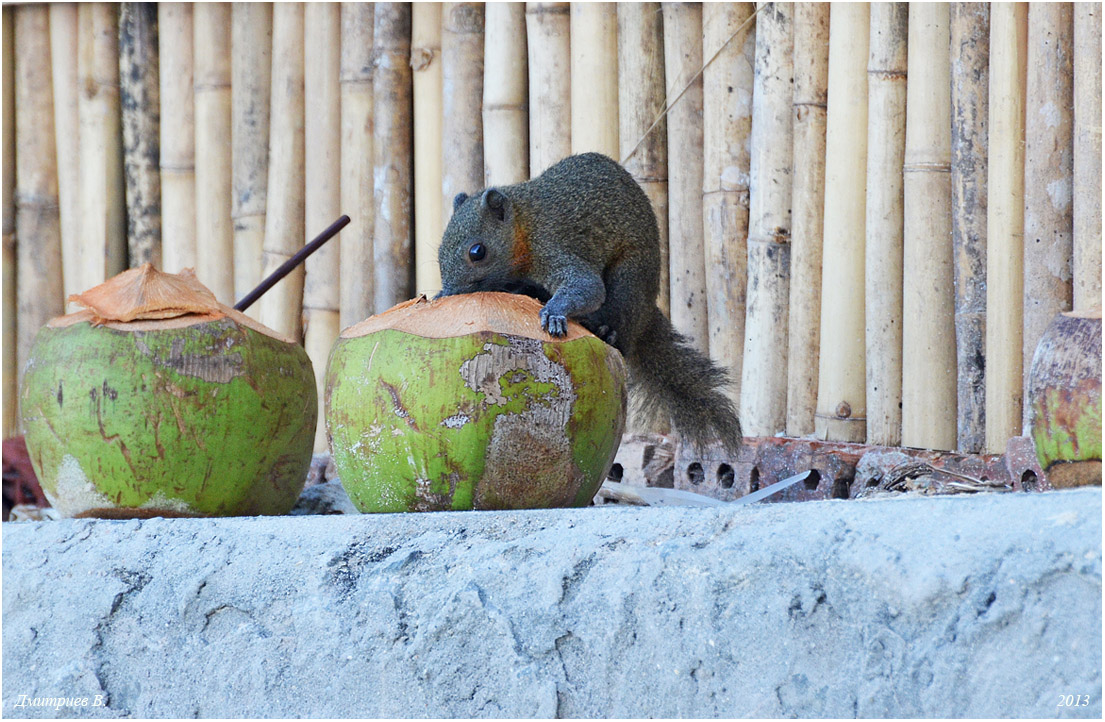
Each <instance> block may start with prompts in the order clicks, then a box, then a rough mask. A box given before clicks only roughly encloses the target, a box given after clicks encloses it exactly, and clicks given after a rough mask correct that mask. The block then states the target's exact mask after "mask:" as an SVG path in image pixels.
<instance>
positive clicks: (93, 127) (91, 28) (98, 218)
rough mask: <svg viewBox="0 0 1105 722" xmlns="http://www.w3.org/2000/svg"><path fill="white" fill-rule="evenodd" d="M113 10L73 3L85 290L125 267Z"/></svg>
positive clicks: (107, 5) (106, 6) (110, 6)
mask: <svg viewBox="0 0 1105 722" xmlns="http://www.w3.org/2000/svg"><path fill="white" fill-rule="evenodd" d="M117 10H118V8H117V6H116V5H114V4H112V3H82V4H80V5H79V6H78V7H77V82H78V85H79V87H80V89H81V90H80V92H79V93H78V95H77V112H78V115H79V123H80V131H79V133H78V136H79V139H80V141H79V142H80V153H79V156H80V169H81V181H80V193H81V220H80V226H81V231H80V233H81V235H82V236H83V240H82V242H83V244H84V253H82V260H81V270H82V271H83V273H82V282H81V283H80V284H79V286H80V287H81V288H91V287H92V286H95V285H96V284H98V283H102V282H103V281H104V280H105V279H107V278H110V277H111V276H114V275H115V274H116V273H119V272H120V271H122V270H123V269H124V268H126V255H127V227H126V211H125V207H124V193H125V191H124V180H123V133H122V117H121V115H120V108H119V34H118V23H117ZM17 42H18V40H17ZM43 50H44V51H45V52H46V54H47V55H49V52H48V51H47V49H46V48H43ZM45 80H46V84H44V85H43V87H44V88H45V87H49V85H48V83H49V81H50V78H49V77H47V78H46V79H45ZM51 125H53V122H52V121H51Z"/></svg>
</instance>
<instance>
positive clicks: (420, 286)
mask: <svg viewBox="0 0 1105 722" xmlns="http://www.w3.org/2000/svg"><path fill="white" fill-rule="evenodd" d="M505 6H506V4H505V3H504V4H502V5H492V6H491V7H505ZM442 7H443V5H442V4H441V3H428V2H419V3H414V4H413V5H412V6H411V68H412V69H413V85H414V200H415V202H414V257H415V272H414V276H415V290H417V291H419V292H422V293H428V294H432V293H433V292H434V291H436V290H437V289H439V288H441V270H440V268H439V267H438V263H437V247H438V245H439V244H440V243H441V235H442V233H443V232H444V230H445V223H446V221H447V220H448V218H449V214H450V213H451V211H452V208H453V199H452V196H449V197H444V195H445V194H446V193H445V181H444V178H443V172H442V167H443V158H444V155H443V154H444V152H445V150H444V149H445V148H446V147H448V146H446V145H445V144H444V142H443V133H444V125H445V123H446V122H447V119H446V117H445V116H446V113H445V111H444V109H443V107H442V104H443V97H442V93H443V83H444V70H443V58H442V50H441V24H442V22H441V11H442ZM519 7H520V6H519ZM460 47H463V45H460V46H454V54H455V50H456V49H459V48H460ZM455 61H456V59H455V58H453V62H455ZM480 61H481V63H482V61H483V58H482V57H481V58H480ZM460 75H461V76H462V77H464V73H463V72H461V73H460ZM452 125H453V126H454V127H453V128H451V132H453V133H458V132H459V133H461V134H463V129H461V128H459V127H456V126H458V125H459V123H453V124H452ZM450 152H451V150H450ZM469 155H471V154H469ZM468 160H469V161H471V158H469V159H468ZM451 162H452V161H451V159H450V163H451ZM480 171H481V174H482V171H483V169H482V168H481V169H480ZM480 185H482V184H481V183H476V184H475V185H474V186H472V187H471V188H467V189H461V190H466V191H467V192H469V193H471V192H473V191H474V190H475V189H476V188H478V187H479V186H480Z"/></svg>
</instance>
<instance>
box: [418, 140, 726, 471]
mask: <svg viewBox="0 0 1105 722" xmlns="http://www.w3.org/2000/svg"><path fill="white" fill-rule="evenodd" d="M438 262H439V263H440V265H441V281H442V290H441V293H439V294H438V297H441V296H450V295H454V294H458V293H472V292H475V291H506V292H510V293H523V294H526V295H529V296H533V297H534V298H536V299H537V300H539V301H541V302H543V303H544V304H545V305H544V307H543V308H542V309H541V327H542V328H543V329H544V330H545V331H547V332H548V333H549V334H550V335H552V336H563V335H564V334H565V333H566V331H567V322H568V319H569V318H571V319H574V320H576V321H578V322H579V323H580V324H581V325H583V327H584V328H586V329H587V330H588V331H590V332H591V333H593V334H595V335H596V336H598V337H599V338H601V339H602V340H603V341H605V342H606V343H608V344H610V345H611V346H613V347H614V348H616V349H617V350H618V351H620V352H621V354H622V356H623V357H624V358H625V360H626V365H627V366H628V368H629V381H630V397H631V398H632V399H634V403H635V404H637V406H638V408H639V410H640V411H641V412H642V413H643V414H644V415H645V417H646V418H651V419H655V418H657V417H658V416H661V415H662V414H664V413H667V414H669V415H670V418H671V422H672V426H673V427H674V428H675V430H676V431H677V432H678V433H679V434H680V435H681V436H682V437H684V438H687V439H689V440H690V441H691V442H692V443H693V444H694V445H695V446H696V447H697V448H699V449H701V448H704V447H705V445H706V444H707V443H708V442H711V441H714V440H720V441H721V442H722V443H723V444H724V445H725V447H726V448H727V449H729V450H730V451H735V450H736V449H738V448H739V447H740V444H741V441H742V438H741V429H740V422H739V420H738V419H737V414H736V411H735V409H734V408H733V403H732V401H730V400H729V398H727V397H726V396H725V395H724V394H723V393H722V392H721V391H720V388H721V387H722V386H723V385H724V384H725V383H726V382H727V381H728V374H727V372H726V371H725V369H723V368H721V367H719V366H717V365H715V364H714V363H713V362H712V361H711V360H710V359H709V358H708V357H707V356H705V355H703V354H702V353H699V352H698V351H696V350H695V349H694V348H692V347H691V346H690V345H689V344H688V342H687V339H686V338H685V337H684V336H682V335H680V334H679V333H677V332H676V331H675V330H674V329H673V328H672V325H671V322H670V321H669V320H668V319H667V318H666V317H665V316H664V314H663V313H662V312H661V311H660V309H659V308H658V307H657V306H656V296H657V293H658V291H659V288H660V233H659V229H658V226H657V222H656V214H655V213H654V212H653V210H652V204H651V203H650V202H649V199H648V196H646V195H645V192H644V191H643V190H642V189H641V187H640V186H639V185H637V182H636V181H634V180H633V177H632V176H631V175H629V173H628V172H626V170H625V169H624V168H622V167H621V166H620V165H619V164H618V163H617V162H616V161H614V160H613V159H611V158H608V157H607V156H605V155H602V154H600V153H583V154H581V155H573V156H570V157H568V158H565V159H563V160H561V161H560V162H558V163H556V164H554V165H553V166H551V167H550V168H549V169H548V170H546V171H545V172H544V173H542V174H541V175H540V176H538V177H537V178H534V179H532V180H529V181H526V182H523V183H517V184H515V185H508V186H503V187H499V188H494V187H491V188H485V189H483V190H481V191H479V192H478V193H477V194H476V195H474V196H468V195H467V194H465V193H460V194H458V195H457V196H456V197H455V198H454V199H453V217H452V218H451V219H450V220H449V223H448V225H447V226H446V228H445V233H444V236H443V238H442V242H441V247H440V248H439V250H438Z"/></svg>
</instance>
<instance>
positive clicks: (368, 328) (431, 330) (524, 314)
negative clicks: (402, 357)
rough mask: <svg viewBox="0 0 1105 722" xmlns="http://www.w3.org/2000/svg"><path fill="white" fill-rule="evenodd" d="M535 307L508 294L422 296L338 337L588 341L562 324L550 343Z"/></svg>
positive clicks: (582, 333) (573, 325) (582, 331)
mask: <svg viewBox="0 0 1105 722" xmlns="http://www.w3.org/2000/svg"><path fill="white" fill-rule="evenodd" d="M541 305H542V304H541V302H540V301H538V300H536V299H533V298H530V297H529V296H520V295H516V294H512V293H491V292H481V293H464V294H460V295H457V296H445V297H444V298H437V299H434V300H432V301H431V300H430V299H428V298H426V297H425V296H419V297H418V298H415V299H412V300H410V301H405V302H403V303H400V304H399V305H398V306H393V307H391V308H389V309H388V310H386V311H384V312H383V313H378V314H376V315H375V316H369V317H368V318H366V319H365V320H364V321H361V322H360V323H356V324H353V325H352V326H350V327H349V328H347V329H345V330H344V331H342V333H341V337H342V338H357V337H359V336H367V335H368V334H370V333H375V332H376V331H383V330H385V329H393V330H396V331H403V332H404V333H409V334H413V335H415V336H422V337H423V338H453V337H456V336H467V335H468V334H471V333H478V332H480V331H492V332H494V333H503V334H510V335H513V336H522V337H525V338H536V339H540V340H542V341H553V342H564V341H573V340H575V339H577V338H582V337H584V336H590V335H591V333H590V332H588V331H587V330H586V329H585V328H583V326H580V325H579V324H578V323H576V322H575V321H569V322H568V333H567V334H566V335H564V336H561V337H559V338H554V337H553V336H550V335H549V334H547V333H545V331H543V330H542V329H541V318H540V315H539V314H540V313H541Z"/></svg>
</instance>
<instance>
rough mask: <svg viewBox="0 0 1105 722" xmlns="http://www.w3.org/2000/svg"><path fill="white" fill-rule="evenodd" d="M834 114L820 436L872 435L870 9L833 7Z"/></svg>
mask: <svg viewBox="0 0 1105 722" xmlns="http://www.w3.org/2000/svg"><path fill="white" fill-rule="evenodd" d="M829 12H830V21H829V22H830V26H831V28H832V32H831V35H830V38H829V114H828V118H827V120H826V125H825V188H831V189H832V193H831V194H830V193H826V194H825V212H824V216H823V218H824V220H823V224H824V229H825V230H824V248H823V255H822V263H821V308H823V309H831V313H823V314H821V332H820V344H821V349H820V351H819V352H818V370H817V412H816V415H815V416H814V427H815V433H816V434H817V436H818V438H822V439H826V438H827V439H832V440H834V441H863V440H864V438H865V436H866V433H867V432H866V413H867V411H866V407H867V400H866V398H867V397H866V379H865V373H864V370H865V365H864V357H865V345H864V294H863V288H864V257H863V252H864V238H865V220H864V218H865V203H864V196H865V187H866V182H867V49H868V40H869V38H870V32H871V26H870V15H869V8H868V6H866V5H861V4H858V3H857V4H850V3H849V4H836V5H832V6H831V7H830V10H829Z"/></svg>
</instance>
